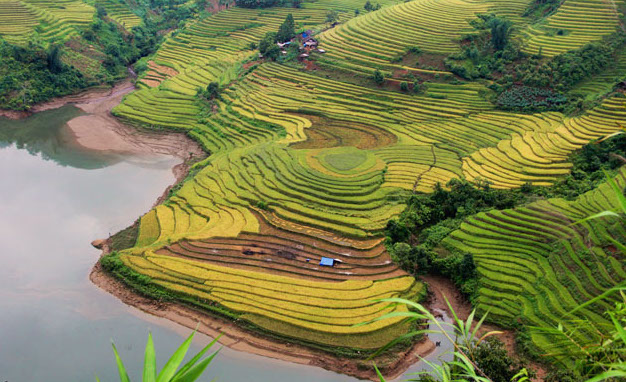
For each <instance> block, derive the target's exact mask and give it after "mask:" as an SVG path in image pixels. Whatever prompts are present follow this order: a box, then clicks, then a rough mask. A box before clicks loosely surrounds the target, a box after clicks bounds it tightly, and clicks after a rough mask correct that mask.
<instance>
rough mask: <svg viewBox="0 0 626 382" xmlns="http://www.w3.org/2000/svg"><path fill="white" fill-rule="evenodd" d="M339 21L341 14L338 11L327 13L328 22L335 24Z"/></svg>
mask: <svg viewBox="0 0 626 382" xmlns="http://www.w3.org/2000/svg"><path fill="white" fill-rule="evenodd" d="M338 20H339V13H338V12H337V11H336V10H334V9H333V10H331V11H328V12H327V13H326V22H327V23H329V24H334V23H336V22H337V21H338Z"/></svg>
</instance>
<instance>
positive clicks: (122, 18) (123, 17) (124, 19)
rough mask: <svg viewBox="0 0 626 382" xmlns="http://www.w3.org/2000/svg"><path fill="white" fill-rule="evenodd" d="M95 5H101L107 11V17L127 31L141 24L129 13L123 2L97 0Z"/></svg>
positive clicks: (121, 0) (118, 0) (120, 0)
mask: <svg viewBox="0 0 626 382" xmlns="http://www.w3.org/2000/svg"><path fill="white" fill-rule="evenodd" d="M96 4H99V5H102V6H103V7H104V9H105V10H106V11H107V15H108V16H109V17H110V18H112V19H113V20H115V21H116V22H118V23H119V24H120V25H121V26H123V27H124V28H126V29H127V30H131V29H132V28H134V27H136V26H138V25H139V24H141V19H140V18H139V16H137V15H136V14H134V13H133V12H131V10H130V8H129V7H128V5H127V4H126V3H125V2H123V0H97V1H96Z"/></svg>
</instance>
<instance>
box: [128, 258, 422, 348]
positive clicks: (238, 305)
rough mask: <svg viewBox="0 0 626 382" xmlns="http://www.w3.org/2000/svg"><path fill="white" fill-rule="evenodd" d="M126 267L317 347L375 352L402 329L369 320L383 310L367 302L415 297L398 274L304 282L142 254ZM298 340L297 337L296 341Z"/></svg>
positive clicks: (411, 284) (416, 290)
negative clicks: (375, 278)
mask: <svg viewBox="0 0 626 382" xmlns="http://www.w3.org/2000/svg"><path fill="white" fill-rule="evenodd" d="M123 260H124V262H125V263H126V264H127V265H128V266H130V267H131V268H135V269H138V270H140V271H141V272H142V273H146V274H148V275H150V276H151V277H152V280H153V281H154V282H155V283H156V284H159V285H162V286H164V287H166V288H168V289H171V290H174V291H176V292H178V293H181V294H184V295H189V296H192V297H196V298H199V300H201V301H203V303H207V302H214V303H219V304H220V305H221V306H223V307H226V308H228V309H229V310H230V311H232V312H235V313H237V314H240V316H239V318H240V319H242V320H244V321H249V322H251V323H253V324H256V325H258V326H259V327H261V328H262V329H264V330H267V331H270V332H273V333H275V334H278V335H283V336H288V337H298V336H297V335H294V334H293V332H297V331H298V330H300V331H302V330H306V331H307V332H308V335H307V336H305V338H306V339H307V340H308V341H310V342H315V343H319V344H321V345H330V346H344V347H352V348H360V349H375V348H377V347H379V346H381V345H384V344H386V343H387V342H388V341H390V340H391V339H393V338H394V337H393V336H394V335H397V334H399V333H402V332H403V330H406V328H405V327H404V324H402V323H401V321H402V319H401V318H397V319H393V320H390V321H389V322H387V321H385V322H380V321H379V322H374V323H371V324H368V325H365V326H358V327H355V326H354V325H355V324H358V323H362V322H365V321H368V320H371V319H373V318H375V317H376V316H377V315H378V314H380V311H404V310H405V309H406V308H405V307H395V308H386V304H385V303H377V302H374V301H373V300H375V299H380V298H389V297H398V296H403V297H409V298H415V297H417V296H418V295H420V294H421V293H422V290H421V286H420V284H416V283H415V280H414V279H413V278H412V277H408V276H404V277H398V278H392V279H388V280H384V281H356V280H350V281H343V282H323V281H309V280H304V279H299V278H293V277H284V276H278V275H271V274H268V273H260V272H254V271H248V270H241V269H234V268H227V267H222V266H219V265H213V264H209V263H207V262H199V261H194V260H188V259H182V258H177V257H171V256H161V255H157V254H151V253H150V252H148V253H147V254H146V255H145V256H144V257H138V256H130V255H129V256H123ZM302 337H304V336H300V338H302Z"/></svg>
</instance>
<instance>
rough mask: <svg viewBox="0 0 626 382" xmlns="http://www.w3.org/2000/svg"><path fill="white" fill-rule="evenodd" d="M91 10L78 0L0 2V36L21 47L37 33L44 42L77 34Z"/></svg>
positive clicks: (11, 0)
mask: <svg viewBox="0 0 626 382" xmlns="http://www.w3.org/2000/svg"><path fill="white" fill-rule="evenodd" d="M94 12H95V9H94V7H92V6H91V5H89V4H86V3H85V2H83V1H81V0H58V1H50V0H0V35H2V37H4V38H5V39H6V40H7V41H9V42H12V43H16V44H25V43H26V42H27V41H28V39H29V38H31V37H32V36H33V34H35V33H37V34H38V35H39V36H40V37H41V38H42V39H44V40H46V41H51V40H64V39H66V38H68V37H71V36H76V35H78V33H79V31H80V30H81V29H82V28H84V27H85V26H87V25H88V24H90V23H91V21H92V19H93V15H94Z"/></svg>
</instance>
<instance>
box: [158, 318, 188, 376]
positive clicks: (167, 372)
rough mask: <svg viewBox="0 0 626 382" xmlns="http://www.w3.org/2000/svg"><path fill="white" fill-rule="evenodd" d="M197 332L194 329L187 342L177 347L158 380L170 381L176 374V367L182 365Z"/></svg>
mask: <svg viewBox="0 0 626 382" xmlns="http://www.w3.org/2000/svg"><path fill="white" fill-rule="evenodd" d="M195 334H196V331H195V330H194V331H193V332H192V333H191V334H190V335H189V337H188V338H187V339H186V340H185V342H183V343H182V344H181V345H180V346H179V347H178V349H176V351H175V352H174V354H172V356H171V357H170V359H169V360H168V361H167V363H165V366H163V369H162V370H161V373H160V374H159V376H158V378H157V382H169V381H170V380H171V379H172V377H174V375H176V369H178V366H180V364H181V362H183V359H184V358H185V355H186V354H187V350H189V346H190V345H191V341H192V340H193V336H194V335H195Z"/></svg>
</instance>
